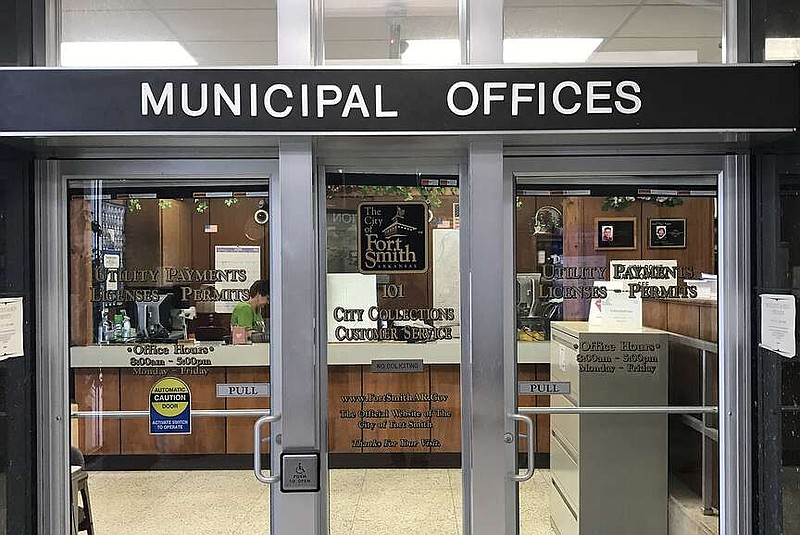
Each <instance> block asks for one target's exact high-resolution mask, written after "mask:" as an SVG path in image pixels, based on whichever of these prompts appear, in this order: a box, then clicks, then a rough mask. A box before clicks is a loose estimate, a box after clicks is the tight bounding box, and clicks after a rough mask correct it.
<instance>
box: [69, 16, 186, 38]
mask: <svg viewBox="0 0 800 535" xmlns="http://www.w3.org/2000/svg"><path fill="white" fill-rule="evenodd" d="M61 24H62V26H61V32H62V40H63V41H174V40H175V35H174V34H173V33H172V32H170V31H169V29H168V28H167V27H166V26H165V25H164V23H163V22H161V21H160V20H159V19H158V18H157V17H156V16H155V15H154V14H153V13H151V12H149V11H85V12H78V11H67V12H66V13H63V14H62V16H61Z"/></svg>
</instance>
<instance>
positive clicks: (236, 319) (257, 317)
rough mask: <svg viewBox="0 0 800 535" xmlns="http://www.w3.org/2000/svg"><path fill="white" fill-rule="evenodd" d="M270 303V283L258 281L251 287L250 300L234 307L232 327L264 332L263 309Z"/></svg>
mask: <svg viewBox="0 0 800 535" xmlns="http://www.w3.org/2000/svg"><path fill="white" fill-rule="evenodd" d="M268 303H269V282H267V281H265V280H263V279H262V280H257V281H256V282H254V283H253V284H252V286H250V298H249V299H248V300H247V301H241V302H240V303H237V304H236V306H235V307H233V312H232V313H231V327H245V328H246V329H248V330H250V331H252V330H264V318H263V317H261V307H263V306H266V305H267V304H268Z"/></svg>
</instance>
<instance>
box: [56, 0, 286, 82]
mask: <svg viewBox="0 0 800 535" xmlns="http://www.w3.org/2000/svg"><path fill="white" fill-rule="evenodd" d="M61 5H62V7H61V65H63V66H69V67H81V66H86V67H102V66H114V67H117V66H130V67H149V66H170V67H171V66H195V65H200V66H207V65H214V66H235V65H274V64H276V63H277V60H278V53H277V50H278V47H277V35H278V33H277V9H276V7H275V6H276V4H275V0H232V1H230V2H220V1H218V0H164V1H158V2H147V1H145V0H64V2H62V4H61Z"/></svg>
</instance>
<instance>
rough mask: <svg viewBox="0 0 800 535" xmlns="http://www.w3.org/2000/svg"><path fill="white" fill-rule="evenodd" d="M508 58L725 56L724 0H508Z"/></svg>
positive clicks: (695, 59)
mask: <svg viewBox="0 0 800 535" xmlns="http://www.w3.org/2000/svg"><path fill="white" fill-rule="evenodd" d="M503 19H504V28H505V29H504V34H503V38H504V47H503V61H504V62H505V63H556V64H558V63H598V64H603V63H605V64H626V63H639V64H661V63H719V62H721V61H722V44H721V43H722V26H723V15H722V2H721V1H713V0H712V1H709V2H683V1H679V0H666V1H661V2H651V1H648V2H640V1H639V0H613V1H611V0H600V1H586V0H505V5H504V10H503Z"/></svg>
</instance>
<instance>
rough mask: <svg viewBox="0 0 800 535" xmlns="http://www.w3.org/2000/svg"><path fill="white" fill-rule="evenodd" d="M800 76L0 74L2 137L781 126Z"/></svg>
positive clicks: (619, 72)
mask: <svg viewBox="0 0 800 535" xmlns="http://www.w3.org/2000/svg"><path fill="white" fill-rule="evenodd" d="M799 106H800V67H798V66H796V65H713V66H685V67H676V66H671V67H569V68H565V67H554V68H538V69H536V68H452V69H450V68H439V69H420V68H417V69H405V68H403V69H400V68H384V69H375V68H372V69H326V68H307V69H299V68H298V69H286V68H257V69H255V68H254V69H109V70H99V69H98V70H88V69H35V68H30V69H18V68H8V69H0V135H5V136H22V135H57V134H65V135H69V134H92V133H97V134H104V133H112V134H126V133H160V134H162V133H234V134H235V133H271V134H320V135H325V134H359V133H369V134H418V133H519V132H541V131H611V130H615V131H651V130H652V131H780V130H788V129H795V128H797V127H798V126H799V125H800V111H799Z"/></svg>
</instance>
